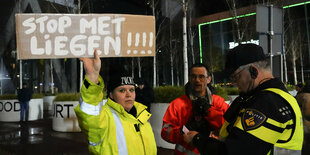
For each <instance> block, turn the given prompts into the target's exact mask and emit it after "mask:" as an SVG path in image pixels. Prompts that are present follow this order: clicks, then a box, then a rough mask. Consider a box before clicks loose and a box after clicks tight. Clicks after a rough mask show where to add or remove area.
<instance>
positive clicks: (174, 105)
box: [161, 94, 229, 155]
mask: <svg viewBox="0 0 310 155" xmlns="http://www.w3.org/2000/svg"><path fill="white" fill-rule="evenodd" d="M228 107H229V105H228V104H227V103H226V102H225V99H224V98H222V97H220V96H218V95H214V94H213V95H212V103H211V108H210V109H209V113H208V115H207V116H205V119H206V120H207V122H208V123H209V127H210V131H216V130H219V129H220V128H221V127H222V125H223V124H224V121H225V120H224V118H223V115H224V113H225V112H226V110H227V109H228ZM191 117H192V101H191V100H190V99H189V98H188V96H187V95H185V94H184V95H182V96H181V97H179V98H177V99H175V100H173V101H172V102H171V103H170V105H169V107H168V109H167V111H166V113H165V115H164V118H163V127H162V130H161V137H162V138H163V139H164V140H166V141H167V142H170V143H174V144H176V147H175V154H177V155H178V154H179V155H185V154H190V153H195V154H199V151H198V150H197V148H195V147H194V146H193V145H189V144H187V143H186V142H185V141H184V140H183V136H182V134H181V132H180V131H181V129H182V127H183V125H186V124H187V123H188V121H190V119H191Z"/></svg>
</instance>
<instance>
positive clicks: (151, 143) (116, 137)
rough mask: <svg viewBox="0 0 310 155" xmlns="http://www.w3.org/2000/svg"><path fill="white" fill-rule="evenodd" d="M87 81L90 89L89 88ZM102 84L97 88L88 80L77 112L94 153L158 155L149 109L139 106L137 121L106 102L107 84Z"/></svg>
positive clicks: (108, 101)
mask: <svg viewBox="0 0 310 155" xmlns="http://www.w3.org/2000/svg"><path fill="white" fill-rule="evenodd" d="M85 80H87V82H88V84H89V85H88V84H87V86H85ZM87 82H86V83H87ZM99 82H100V83H99V85H97V84H95V83H93V82H91V81H90V80H88V78H87V77H85V79H84V84H83V86H82V88H81V97H82V99H83V101H81V103H80V104H79V105H78V106H77V107H76V108H75V109H74V110H75V113H76V115H77V117H78V120H79V125H80V127H81V129H82V131H83V132H84V133H85V134H86V136H87V138H88V141H89V151H90V153H91V154H104V155H115V154H119V155H126V154H128V155H156V154H157V147H156V142H155V138H154V133H153V130H152V127H151V125H150V123H149V122H148V121H147V120H148V119H149V118H150V116H151V114H150V113H149V112H147V110H146V108H147V107H146V106H144V105H142V104H140V103H138V102H135V103H134V106H135V108H136V110H137V117H134V116H133V115H131V114H129V113H127V112H126V111H125V109H124V108H123V107H122V106H121V105H120V104H118V103H116V102H114V101H113V100H111V99H109V98H108V100H107V101H104V100H102V99H103V92H102V90H103V87H104V84H103V80H102V78H101V77H100V76H99Z"/></svg>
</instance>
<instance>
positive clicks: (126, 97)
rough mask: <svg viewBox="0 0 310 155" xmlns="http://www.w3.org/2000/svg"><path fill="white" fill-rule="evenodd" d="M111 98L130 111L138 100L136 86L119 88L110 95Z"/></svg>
mask: <svg viewBox="0 0 310 155" xmlns="http://www.w3.org/2000/svg"><path fill="white" fill-rule="evenodd" d="M110 98H111V99H113V100H114V101H116V102H117V103H118V104H120V105H122V106H123V107H124V109H125V110H126V111H130V109H131V108H132V106H133V103H134V101H135V98H136V93H135V86H133V85H121V86H118V87H116V88H115V89H114V90H113V91H112V92H111V93H110Z"/></svg>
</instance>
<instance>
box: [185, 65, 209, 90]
mask: <svg viewBox="0 0 310 155" xmlns="http://www.w3.org/2000/svg"><path fill="white" fill-rule="evenodd" d="M210 81H211V76H208V75H207V70H206V69H205V68H204V67H194V68H192V69H191V71H190V77H189V82H190V85H191V88H192V90H193V91H194V93H196V94H197V95H199V96H203V95H205V94H206V88H207V84H209V83H210Z"/></svg>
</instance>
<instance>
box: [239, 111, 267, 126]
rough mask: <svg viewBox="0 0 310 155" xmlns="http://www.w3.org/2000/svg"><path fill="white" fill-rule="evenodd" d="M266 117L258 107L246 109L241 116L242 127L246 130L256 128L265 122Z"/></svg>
mask: <svg viewBox="0 0 310 155" xmlns="http://www.w3.org/2000/svg"><path fill="white" fill-rule="evenodd" d="M266 118H267V117H266V116H265V115H264V114H263V113H261V112H259V111H258V110H256V109H246V110H245V112H244V114H243V116H242V118H241V122H242V127H243V129H244V130H245V131H247V130H253V129H256V128H258V127H259V126H261V125H262V124H263V123H264V122H265V120H266Z"/></svg>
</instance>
